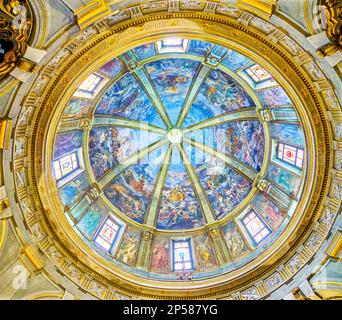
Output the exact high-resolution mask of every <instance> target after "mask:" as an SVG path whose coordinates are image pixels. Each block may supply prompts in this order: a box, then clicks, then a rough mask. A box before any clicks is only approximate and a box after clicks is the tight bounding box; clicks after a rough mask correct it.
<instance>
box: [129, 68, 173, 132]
mask: <svg viewBox="0 0 342 320" xmlns="http://www.w3.org/2000/svg"><path fill="white" fill-rule="evenodd" d="M134 75H135V78H136V79H137V80H138V81H139V82H140V84H141V85H142V87H143V88H144V89H145V93H146V94H147V96H149V97H150V99H151V102H152V104H153V105H154V107H155V108H156V110H157V111H158V113H159V115H160V117H161V119H162V120H163V121H164V123H165V125H166V127H167V128H168V129H171V127H172V123H171V120H170V117H169V115H168V113H167V111H166V109H165V107H164V105H163V104H162V102H161V100H160V98H159V95H158V94H157V92H156V90H155V88H154V86H153V84H152V83H151V81H150V79H149V76H148V75H147V74H146V72H145V70H144V69H137V70H134Z"/></svg>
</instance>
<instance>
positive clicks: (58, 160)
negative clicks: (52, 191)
mask: <svg viewBox="0 0 342 320" xmlns="http://www.w3.org/2000/svg"><path fill="white" fill-rule="evenodd" d="M73 155H75V157H76V162H77V166H76V167H75V168H73V169H72V170H71V171H70V172H68V173H67V174H65V175H63V174H62V169H61V159H63V158H66V157H70V158H71V157H72V156H73ZM56 162H58V165H59V170H60V172H61V176H60V178H57V175H56V167H55V165H56ZM71 162H72V163H73V160H72V159H71ZM53 169H54V174H55V178H56V181H57V182H60V181H62V180H63V179H65V178H67V177H68V176H70V175H71V174H73V173H75V172H76V171H77V170H79V169H81V162H80V159H79V156H78V150H74V151H72V152H71V153H68V154H66V155H63V156H61V157H59V158H57V159H55V160H53Z"/></svg>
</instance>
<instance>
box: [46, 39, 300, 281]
mask: <svg viewBox="0 0 342 320" xmlns="http://www.w3.org/2000/svg"><path fill="white" fill-rule="evenodd" d="M70 119H74V120H72V121H71V120H70ZM75 119H76V120H75ZM77 119H79V120H77ZM75 121H76V122H77V123H78V129H77V128H75V127H74V128H70V124H72V125H74V126H75V124H76V123H75ZM306 157H307V156H306V146H305V138H304V132H303V128H302V125H301V121H300V118H299V116H298V114H297V112H296V110H295V108H294V106H293V102H292V101H291V99H290V98H289V96H288V95H287V93H286V92H285V90H284V89H283V88H282V87H281V86H280V85H279V84H278V82H277V81H276V80H275V79H274V77H273V76H272V73H271V72H269V71H268V70H267V66H261V65H260V64H258V63H257V62H255V61H253V60H252V59H250V58H249V57H247V56H244V55H242V54H240V53H238V52H237V51H234V50H232V49H231V48H229V47H228V46H227V47H226V46H222V45H219V44H215V43H211V42H208V41H201V40H196V39H192V38H183V37H171V38H170V37H166V38H163V39H161V40H158V41H155V42H148V43H145V44H143V45H141V46H138V47H135V48H131V49H129V50H127V51H126V52H125V53H123V54H121V55H119V56H118V57H115V58H112V59H111V60H110V61H109V62H106V63H105V64H103V65H101V66H100V67H99V68H98V69H97V70H96V71H93V72H91V73H89V74H86V75H83V80H82V81H81V82H80V84H79V86H78V88H77V89H75V90H74V91H73V93H72V97H71V98H70V99H69V100H68V102H67V103H66V106H65V108H64V110H63V114H62V116H61V118H60V124H59V129H58V132H57V135H56V137H55V145H54V154H53V167H52V168H51V169H52V174H53V176H54V177H55V181H56V184H57V187H58V190H59V196H60V201H61V203H62V205H63V207H64V211H65V214H66V217H67V219H68V220H69V223H70V224H71V226H72V227H73V229H74V230H75V231H76V232H77V234H78V235H79V236H80V237H81V238H82V239H83V240H84V241H85V242H86V243H87V244H88V245H89V246H90V247H91V248H93V249H94V250H96V251H97V252H98V253H99V254H100V255H102V256H103V257H105V258H106V259H107V260H109V261H110V262H111V263H112V264H113V265H115V266H117V267H119V268H120V270H124V271H127V272H129V273H131V274H135V275H137V276H138V277H144V278H150V279H162V280H165V281H168V280H171V281H184V280H186V279H187V277H190V278H191V279H193V280H201V279H211V278H213V277H215V276H222V275H224V274H226V273H229V272H231V271H233V270H237V269H239V268H243V267H245V266H246V265H248V263H250V262H251V261H253V260H255V259H256V257H261V256H262V254H263V252H264V251H265V250H266V248H268V247H270V246H271V245H272V244H273V243H274V242H275V241H276V240H277V239H278V237H280V235H281V234H282V232H283V231H284V229H285V228H286V226H287V225H288V224H289V222H290V220H291V216H292V214H293V212H294V210H295V208H296V206H297V204H298V199H299V198H300V193H301V189H302V184H303V181H304V177H305V161H306ZM223 248H227V250H224V249H223ZM186 275H187V276H186ZM189 275H191V276H189ZM184 277H185V278H184Z"/></svg>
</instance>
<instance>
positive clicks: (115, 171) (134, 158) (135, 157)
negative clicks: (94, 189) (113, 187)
mask: <svg viewBox="0 0 342 320" xmlns="http://www.w3.org/2000/svg"><path fill="white" fill-rule="evenodd" d="M165 143H167V140H166V139H163V140H159V141H157V142H154V143H152V144H150V145H149V146H147V147H146V148H144V149H142V150H139V151H137V152H136V153H134V154H132V155H130V156H129V157H128V158H126V159H125V160H124V161H122V162H121V163H119V164H118V165H116V166H115V167H114V168H112V169H110V171H109V172H108V173H106V174H105V175H104V176H103V177H102V178H101V179H100V180H99V181H98V185H99V187H100V189H101V190H103V189H104V188H105V187H106V185H107V184H108V183H109V182H110V181H112V180H113V179H114V178H115V177H116V176H118V175H119V174H120V173H122V172H123V171H124V170H125V169H127V168H128V167H129V166H131V165H133V164H135V163H137V162H138V161H139V160H140V159H142V158H144V157H145V156H147V155H148V154H149V153H150V152H152V151H154V150H156V149H158V148H160V147H162V146H163V145H164V144H165Z"/></svg>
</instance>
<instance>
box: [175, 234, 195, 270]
mask: <svg viewBox="0 0 342 320" xmlns="http://www.w3.org/2000/svg"><path fill="white" fill-rule="evenodd" d="M179 242H183V243H187V244H188V250H189V257H190V260H187V261H185V262H184V263H188V262H190V263H191V269H181V270H176V268H175V265H176V263H181V262H179V261H176V260H175V250H176V248H175V244H176V243H179ZM171 248H172V251H171V252H172V267H171V271H172V272H183V271H187V272H191V271H194V270H195V260H194V255H193V252H192V244H191V238H188V239H177V240H176V239H172V240H171Z"/></svg>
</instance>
